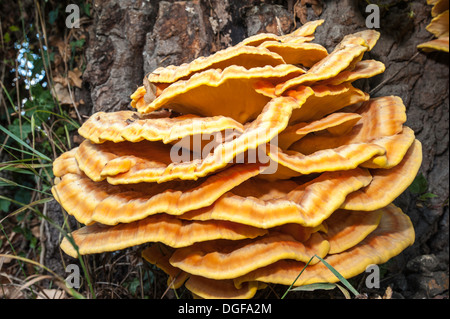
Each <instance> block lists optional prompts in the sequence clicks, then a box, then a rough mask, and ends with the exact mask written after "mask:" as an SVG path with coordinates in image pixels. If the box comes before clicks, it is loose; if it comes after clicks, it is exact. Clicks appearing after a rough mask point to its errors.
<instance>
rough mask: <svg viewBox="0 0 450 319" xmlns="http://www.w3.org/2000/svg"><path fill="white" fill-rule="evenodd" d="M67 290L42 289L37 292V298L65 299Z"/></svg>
mask: <svg viewBox="0 0 450 319" xmlns="http://www.w3.org/2000/svg"><path fill="white" fill-rule="evenodd" d="M65 298H66V292H65V291H64V290H60V289H42V291H39V292H38V294H37V299H65Z"/></svg>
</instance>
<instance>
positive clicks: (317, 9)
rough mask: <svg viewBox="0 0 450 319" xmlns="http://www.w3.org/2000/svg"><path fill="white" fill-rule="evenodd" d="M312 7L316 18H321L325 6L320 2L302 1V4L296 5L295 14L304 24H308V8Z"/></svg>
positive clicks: (318, 0) (316, 0)
mask: <svg viewBox="0 0 450 319" xmlns="http://www.w3.org/2000/svg"><path fill="white" fill-rule="evenodd" d="M307 5H311V7H312V9H313V11H314V13H315V15H316V16H320V15H321V14H322V10H323V6H322V2H321V1H320V0H301V1H300V3H299V1H297V3H296V4H295V5H294V14H295V16H296V17H298V18H299V19H300V22H301V23H302V24H305V23H306V22H308V6H307Z"/></svg>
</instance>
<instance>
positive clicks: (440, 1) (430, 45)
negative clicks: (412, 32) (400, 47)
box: [417, 0, 449, 52]
mask: <svg viewBox="0 0 450 319" xmlns="http://www.w3.org/2000/svg"><path fill="white" fill-rule="evenodd" d="M427 4H429V5H433V8H432V9H431V17H432V19H431V22H430V24H428V25H427V27H426V29H427V31H428V32H430V33H432V34H433V35H434V36H435V39H433V40H430V41H427V42H424V43H421V44H419V45H418V46H417V47H418V48H419V49H421V50H423V51H425V52H430V51H435V50H438V51H444V52H448V51H449V42H448V41H449V40H448V37H449V29H448V23H449V0H427Z"/></svg>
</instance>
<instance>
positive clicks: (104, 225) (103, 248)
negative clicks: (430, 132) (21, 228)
mask: <svg viewBox="0 0 450 319" xmlns="http://www.w3.org/2000/svg"><path fill="white" fill-rule="evenodd" d="M438 2H439V1H438ZM441 2H442V1H440V2H439V3H441ZM447 3H448V1H447ZM447 12H448V11H447ZM436 14H438V13H436ZM322 23H323V21H322V20H317V21H313V22H308V23H306V24H305V25H303V26H302V27H300V28H299V29H297V30H296V31H294V32H292V33H291V34H287V35H282V36H278V35H274V34H259V35H255V36H252V37H250V38H248V39H246V40H243V41H242V42H241V43H238V44H237V45H235V46H234V47H230V48H228V49H225V50H222V51H219V52H217V53H215V54H213V55H211V56H209V57H200V58H198V59H196V60H194V61H192V62H191V63H186V64H183V65H180V66H169V67H165V68H162V67H161V68H158V69H157V70H155V71H154V72H152V73H150V74H149V75H147V76H146V77H145V78H144V80H143V85H142V86H140V87H139V88H138V89H137V90H136V91H135V92H134V93H133V94H132V95H131V106H132V107H133V108H134V109H135V110H129V111H119V112H113V113H104V112H99V113H96V114H94V115H92V116H91V117H90V118H89V119H88V120H87V121H86V122H85V123H84V124H83V125H82V126H81V128H80V129H79V133H80V135H81V136H82V137H83V138H84V139H85V140H84V141H83V142H82V143H81V144H80V145H79V146H78V147H76V148H74V149H72V150H70V151H68V152H66V153H64V154H61V155H60V157H59V158H57V159H56V160H55V161H54V163H53V170H54V174H55V176H56V178H55V185H54V187H53V188H52V192H53V195H54V197H55V199H56V200H57V201H58V202H59V203H60V204H61V206H62V207H63V208H64V209H65V210H66V211H67V212H68V213H69V214H70V215H72V216H73V217H75V218H76V219H77V220H78V221H79V222H80V223H82V224H84V225H85V226H83V227H82V228H80V229H78V230H75V231H74V232H73V233H72V237H73V243H72V242H71V241H69V240H68V239H64V240H63V241H62V243H61V248H62V249H63V250H64V251H65V252H66V253H67V254H68V255H70V256H73V257H77V254H81V255H84V254H95V253H102V252H110V251H115V250H120V249H125V248H127V247H131V246H135V245H142V244H146V245H147V246H146V247H145V249H144V250H143V252H142V257H143V258H144V259H145V260H147V261H148V262H149V263H151V264H155V265H156V266H157V267H159V268H161V269H162V270H163V271H164V272H165V273H167V275H168V277H169V279H168V285H169V286H170V287H171V288H174V289H177V288H179V287H182V286H183V285H184V286H185V287H186V288H187V289H188V290H190V291H191V292H192V294H193V296H194V297H198V298H252V297H253V296H254V295H255V294H256V292H257V291H258V290H259V289H262V288H264V287H266V286H267V284H271V283H275V284H283V285H291V284H294V285H295V286H300V285H304V284H308V283H315V282H324V281H325V282H333V281H336V280H337V278H336V277H335V276H334V275H333V274H332V273H331V272H330V271H329V270H328V269H327V268H326V267H325V265H324V264H323V263H321V262H320V261H319V260H317V259H315V260H314V259H313V260H312V261H311V263H310V265H309V266H308V267H307V268H306V270H305V271H304V273H303V274H302V275H301V276H300V278H298V280H295V279H296V278H297V276H298V274H299V272H300V271H301V270H302V268H303V267H304V266H305V264H306V263H307V262H308V260H310V259H311V258H312V257H313V256H319V257H321V258H324V260H326V261H327V262H328V263H329V264H331V265H332V266H333V267H334V268H335V269H336V270H337V271H339V272H340V274H341V275H343V276H344V277H345V278H349V277H352V276H355V275H357V274H359V273H361V272H363V271H364V270H365V269H366V267H367V266H368V265H369V264H373V263H383V262H385V261H387V260H388V259H390V258H392V257H394V256H395V255H397V254H399V253H401V252H402V250H404V249H405V248H406V247H408V246H409V245H411V244H412V243H413V242H414V237H415V233H414V229H413V225H412V223H411V221H410V219H409V217H408V216H407V215H406V214H404V213H403V212H402V211H401V209H400V208H398V207H396V206H394V205H393V204H392V202H393V200H394V199H395V198H396V197H398V196H399V195H400V194H401V193H402V192H403V191H404V190H405V189H406V188H407V187H408V185H409V184H411V182H412V180H413V179H414V177H415V176H416V174H417V172H418V170H419V168H420V165H421V161H422V149H421V144H420V142H419V141H418V140H416V139H415V135H414V132H413V130H411V129H410V128H408V127H407V126H405V122H406V108H405V106H404V105H403V102H402V100H401V99H400V98H399V97H395V96H381V97H371V96H369V94H367V93H365V92H363V91H362V90H360V89H358V88H356V87H355V86H353V82H354V81H356V80H358V79H364V78H369V77H373V76H375V75H377V74H380V73H382V72H383V71H384V65H383V64H382V63H381V62H378V61H374V60H364V59H363V58H364V53H365V52H367V51H369V50H371V49H372V48H373V46H374V45H375V44H376V42H377V40H378V38H379V33H378V32H376V31H373V30H365V31H361V32H357V33H355V34H351V35H348V36H346V37H344V39H342V42H341V43H340V44H339V45H337V46H336V48H335V49H334V50H333V51H332V52H331V53H329V54H328V52H327V51H326V49H325V48H324V47H322V46H321V45H320V44H316V43H312V42H311V41H313V39H314V31H315V29H316V28H317V27H318V26H320V24H322ZM180 152H181V153H182V154H184V155H185V156H180V154H179V153H180ZM74 245H76V246H74Z"/></svg>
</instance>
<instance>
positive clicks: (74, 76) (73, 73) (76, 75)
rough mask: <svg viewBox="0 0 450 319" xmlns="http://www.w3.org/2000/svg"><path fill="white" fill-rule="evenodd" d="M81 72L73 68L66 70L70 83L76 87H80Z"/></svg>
mask: <svg viewBox="0 0 450 319" xmlns="http://www.w3.org/2000/svg"><path fill="white" fill-rule="evenodd" d="M81 75H82V72H81V71H80V70H79V69H78V68H75V69H73V70H70V71H69V72H68V76H69V79H70V80H71V84H73V85H75V86H76V87H78V88H81V83H82V82H83V80H82V79H81Z"/></svg>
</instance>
